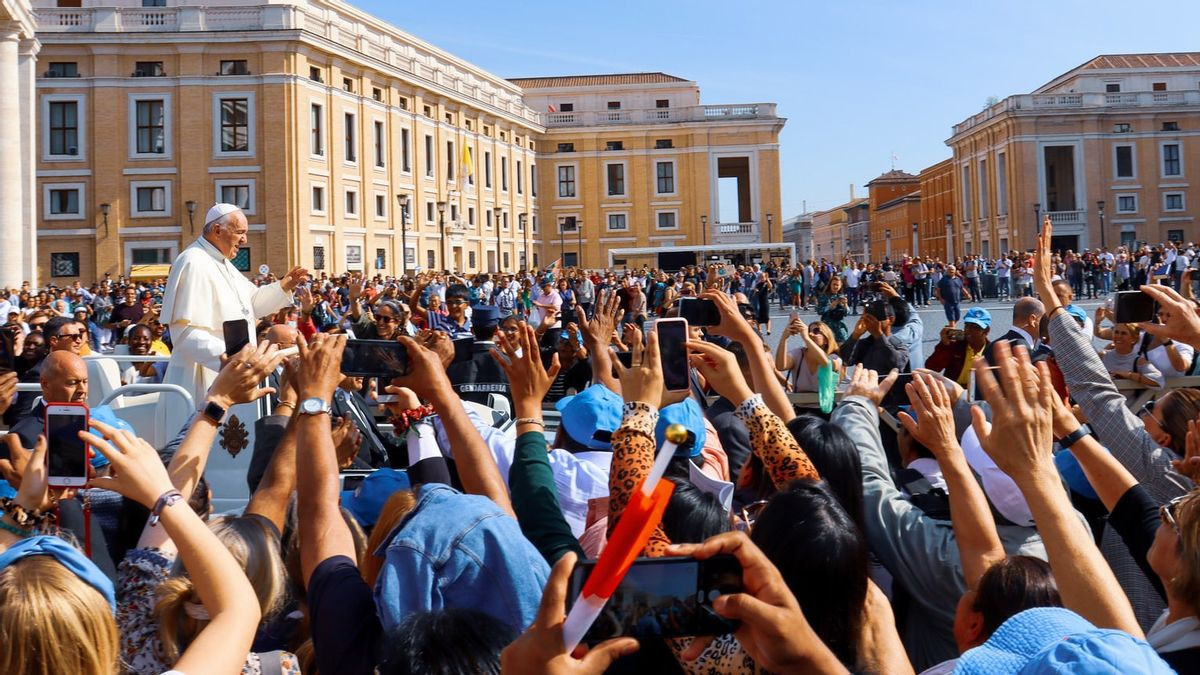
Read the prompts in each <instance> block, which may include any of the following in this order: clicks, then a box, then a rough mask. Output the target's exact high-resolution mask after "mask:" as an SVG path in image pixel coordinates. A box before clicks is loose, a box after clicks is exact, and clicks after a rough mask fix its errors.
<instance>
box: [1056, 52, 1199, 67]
mask: <svg viewBox="0 0 1200 675" xmlns="http://www.w3.org/2000/svg"><path fill="white" fill-rule="evenodd" d="M1189 66H1200V52H1181V53H1174V54H1105V55H1102V56H1097V57H1096V58H1094V59H1092V60H1091V61H1088V62H1087V63H1085V64H1083V65H1082V66H1080V67H1079V69H1080V70H1107V69H1111V68H1186V67H1189Z"/></svg>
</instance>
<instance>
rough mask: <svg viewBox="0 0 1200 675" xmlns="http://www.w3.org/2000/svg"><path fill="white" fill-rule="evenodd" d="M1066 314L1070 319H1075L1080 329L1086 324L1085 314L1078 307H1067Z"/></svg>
mask: <svg viewBox="0 0 1200 675" xmlns="http://www.w3.org/2000/svg"><path fill="white" fill-rule="evenodd" d="M1067 314H1070V315H1071V318H1073V319H1075V321H1076V322H1078V323H1079V327H1080V328H1082V327H1083V326H1084V325H1086V324H1087V312H1085V311H1083V310H1082V309H1080V308H1079V307H1076V306H1075V305H1067Z"/></svg>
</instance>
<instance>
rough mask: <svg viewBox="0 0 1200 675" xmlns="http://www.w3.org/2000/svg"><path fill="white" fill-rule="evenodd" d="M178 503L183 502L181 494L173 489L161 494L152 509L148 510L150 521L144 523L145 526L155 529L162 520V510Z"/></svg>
mask: <svg viewBox="0 0 1200 675" xmlns="http://www.w3.org/2000/svg"><path fill="white" fill-rule="evenodd" d="M180 501H183V494H182V493H181V492H180V491H179V490H176V489H175V488H171V489H170V490H167V491H166V492H164V493H162V495H161V496H160V497H159V498H158V500H156V501H155V502H154V508H152V509H150V520H148V521H146V522H147V524H148V525H150V527H157V526H158V521H160V520H162V512H163V510H164V509H166V508H167V507H168V506H171V505H172V504H175V503H177V502H180Z"/></svg>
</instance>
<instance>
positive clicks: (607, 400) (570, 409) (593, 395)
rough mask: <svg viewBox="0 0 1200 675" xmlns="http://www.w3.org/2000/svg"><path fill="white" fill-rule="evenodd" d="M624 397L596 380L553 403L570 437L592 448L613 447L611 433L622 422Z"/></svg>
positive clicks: (608, 449) (607, 449) (605, 448)
mask: <svg viewBox="0 0 1200 675" xmlns="http://www.w3.org/2000/svg"><path fill="white" fill-rule="evenodd" d="M623 407H624V401H622V400H621V397H620V396H617V395H616V394H614V393H613V392H612V391H611V390H610V389H609V388H608V387H606V386H604V385H602V384H593V385H592V386H590V387H588V388H587V389H584V390H583V391H581V392H579V393H578V394H575V395H574V396H564V397H563V398H561V399H559V401H558V403H555V404H554V408H555V410H558V412H560V413H562V427H563V428H564V429H566V430H567V435H568V436H570V437H571V440H573V441H575V442H576V443H579V444H581V445H585V446H587V447H588V448H590V449H592V450H605V451H611V450H612V435H613V433H614V432H615V431H616V430H617V429H618V428H619V427H620V426H621V411H622V408H623Z"/></svg>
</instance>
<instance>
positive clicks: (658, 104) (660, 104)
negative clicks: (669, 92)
mask: <svg viewBox="0 0 1200 675" xmlns="http://www.w3.org/2000/svg"><path fill="white" fill-rule="evenodd" d="M654 107H655V108H670V107H671V102H670V101H669V100H667V99H665V98H660V99H657V100H655V101H654Z"/></svg>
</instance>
